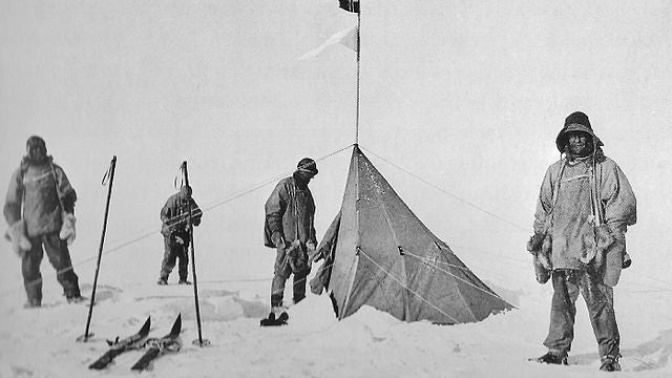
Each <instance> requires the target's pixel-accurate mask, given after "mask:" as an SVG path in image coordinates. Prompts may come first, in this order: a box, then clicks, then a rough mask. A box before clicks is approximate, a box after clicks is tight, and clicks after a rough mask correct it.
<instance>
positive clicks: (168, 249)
mask: <svg viewBox="0 0 672 378" xmlns="http://www.w3.org/2000/svg"><path fill="white" fill-rule="evenodd" d="M174 244H175V241H174V239H173V238H172V236H164V237H163V250H164V251H163V260H162V261H161V272H160V273H159V283H160V284H163V285H165V284H166V283H167V282H168V276H169V275H170V272H172V271H173V268H174V267H175V258H176V254H175V253H174V249H175V246H174Z"/></svg>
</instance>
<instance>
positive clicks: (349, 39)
mask: <svg viewBox="0 0 672 378" xmlns="http://www.w3.org/2000/svg"><path fill="white" fill-rule="evenodd" d="M338 43H340V44H341V45H343V46H345V47H347V48H349V49H350V50H352V51H357V25H355V26H352V27H350V28H348V29H345V30H341V31H339V32H337V33H336V34H334V35H332V36H331V37H329V39H327V40H326V41H325V42H324V43H322V44H321V45H320V46H318V47H317V48H316V49H314V50H311V51H308V52H307V53H305V54H303V55H302V56H301V57H300V58H299V60H305V59H309V58H315V57H317V56H318V55H319V54H320V53H321V52H322V51H324V50H325V49H326V48H327V47H329V46H332V45H335V44H338Z"/></svg>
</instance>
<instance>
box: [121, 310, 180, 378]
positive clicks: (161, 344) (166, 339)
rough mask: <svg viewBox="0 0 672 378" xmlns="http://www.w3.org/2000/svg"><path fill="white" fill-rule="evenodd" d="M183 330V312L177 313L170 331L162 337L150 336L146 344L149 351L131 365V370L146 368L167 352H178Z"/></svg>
mask: <svg viewBox="0 0 672 378" xmlns="http://www.w3.org/2000/svg"><path fill="white" fill-rule="evenodd" d="M181 331H182V314H179V315H177V319H175V323H173V328H171V330H170V333H169V334H167V335H166V336H163V337H161V338H149V339H147V342H146V344H145V346H146V348H147V351H146V352H145V354H144V355H143V356H142V357H141V358H140V359H139V360H138V362H136V363H135V365H133V366H132V367H131V370H139V371H142V370H145V369H147V367H148V366H149V364H150V363H151V362H152V361H153V360H154V359H156V358H158V357H160V356H162V355H164V354H166V353H177V352H178V351H179V350H180V348H181V347H182V344H181V343H180V340H179V336H180V332H181Z"/></svg>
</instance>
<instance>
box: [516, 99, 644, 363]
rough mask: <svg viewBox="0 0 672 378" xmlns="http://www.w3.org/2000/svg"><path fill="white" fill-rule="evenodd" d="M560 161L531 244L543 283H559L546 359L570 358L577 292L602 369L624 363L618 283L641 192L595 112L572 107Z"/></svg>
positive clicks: (544, 189)
mask: <svg viewBox="0 0 672 378" xmlns="http://www.w3.org/2000/svg"><path fill="white" fill-rule="evenodd" d="M556 146H557V148H558V150H559V151H560V153H561V159H560V161H558V162H556V163H554V164H553V165H551V166H550V167H549V168H548V170H547V171H546V175H545V177H544V180H543V182H542V185H541V191H540V194H539V199H538V201H537V209H536V212H535V220H534V224H533V227H534V233H535V234H534V236H532V238H531V239H530V242H529V243H528V249H529V250H530V251H531V252H532V253H533V254H535V256H536V257H537V258H538V259H539V261H541V263H542V265H543V268H542V270H544V271H545V272H546V274H545V275H544V274H539V271H538V272H537V279H538V280H539V281H540V282H541V283H544V282H545V281H546V280H548V279H549V278H550V279H551V282H552V284H553V291H554V293H553V299H552V302H551V324H550V327H549V332H548V336H547V337H546V340H545V341H544V345H545V346H546V347H547V348H548V353H547V354H545V355H544V356H542V357H540V358H538V359H537V361H539V362H543V363H554V364H567V354H568V352H569V350H570V348H571V344H572V339H573V337H574V321H575V316H576V307H575V303H576V299H577V298H578V296H579V293H581V294H582V295H583V297H584V299H585V301H586V304H587V306H588V312H589V314H590V318H591V324H592V326H593V332H594V334H595V338H596V339H597V342H598V351H599V355H600V358H601V360H602V366H601V367H600V370H604V371H615V370H620V366H619V364H618V358H619V357H620V348H619V345H620V336H619V333H618V327H617V325H616V318H615V314H614V307H613V286H615V285H616V284H617V283H618V279H619V277H620V273H621V269H622V267H624V266H625V267H627V265H628V264H629V257H628V258H627V261H626V259H625V256H626V255H627V254H626V252H625V232H626V231H627V228H628V226H631V225H634V224H635V222H636V221H637V211H636V208H637V202H636V199H635V195H634V193H633V191H632V188H631V187H630V184H629V183H628V180H627V178H626V177H625V174H624V173H623V171H622V170H621V168H620V167H619V166H618V165H617V164H616V163H615V162H614V161H613V160H611V159H610V158H608V157H606V156H605V155H604V153H603V151H602V146H603V143H602V141H601V140H600V139H599V138H598V137H597V135H595V133H594V132H593V130H592V128H591V125H590V121H589V120H588V116H587V115H586V114H584V113H582V112H575V113H572V114H570V115H569V116H568V117H567V118H566V120H565V125H564V127H563V128H562V130H561V131H560V133H559V134H558V136H557V138H556Z"/></svg>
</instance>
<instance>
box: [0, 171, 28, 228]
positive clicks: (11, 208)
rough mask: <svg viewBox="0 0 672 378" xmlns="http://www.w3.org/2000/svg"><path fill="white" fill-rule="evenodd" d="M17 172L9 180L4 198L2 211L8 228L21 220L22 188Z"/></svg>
mask: <svg viewBox="0 0 672 378" xmlns="http://www.w3.org/2000/svg"><path fill="white" fill-rule="evenodd" d="M20 176H21V175H20V174H19V170H16V172H14V174H13V175H12V178H11V179H10V180H9V188H8V189H7V194H6V196H5V205H4V207H3V209H2V212H3V215H4V216H5V220H6V221H7V224H9V225H10V226H11V225H13V224H14V223H16V222H18V221H20V220H21V205H22V202H23V192H24V190H25V189H24V187H23V183H22V182H21V181H22V180H21V177H20Z"/></svg>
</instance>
